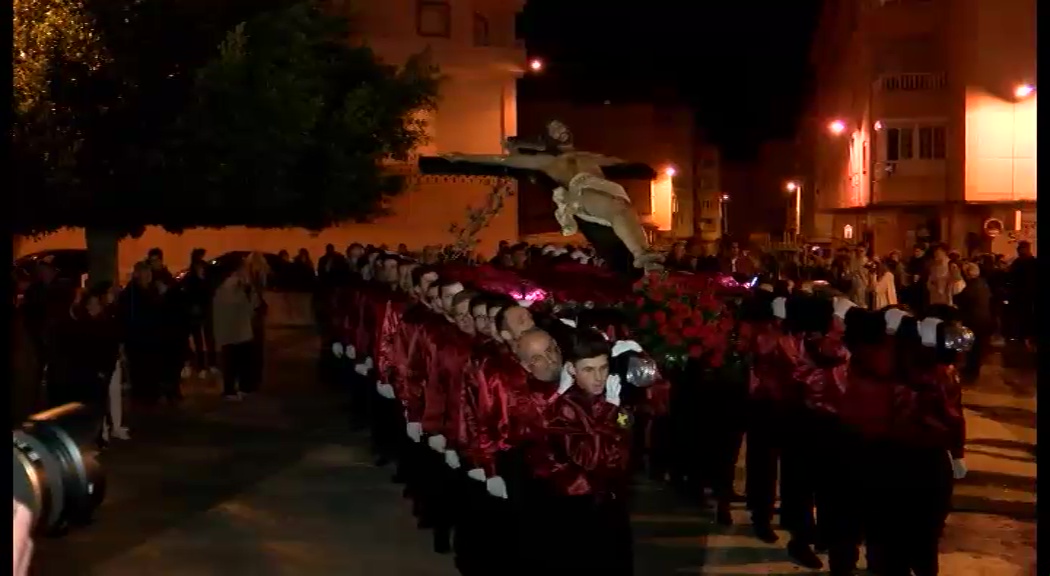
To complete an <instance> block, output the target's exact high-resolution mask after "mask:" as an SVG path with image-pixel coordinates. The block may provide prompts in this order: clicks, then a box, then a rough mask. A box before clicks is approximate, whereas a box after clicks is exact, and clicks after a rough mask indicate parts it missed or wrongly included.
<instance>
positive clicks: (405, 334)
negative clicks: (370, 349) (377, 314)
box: [390, 303, 433, 422]
mask: <svg viewBox="0 0 1050 576" xmlns="http://www.w3.org/2000/svg"><path fill="white" fill-rule="evenodd" d="M432 316H433V312H431V311H430V310H428V309H427V308H426V306H423V305H422V304H419V303H416V304H413V305H412V306H409V307H408V308H407V309H406V310H405V313H404V315H403V316H402V318H401V325H400V329H399V330H398V332H397V336H396V340H395V341H396V342H397V344H396V345H395V348H396V349H397V350H398V351H399V352H398V355H399V356H400V357H401V360H400V362H401V363H400V365H399V366H398V371H397V376H396V377H395V378H394V381H392V382H391V383H390V384H391V385H392V386H394V393H395V395H396V396H397V397H398V398H400V399H401V403H402V404H403V405H404V407H405V419H406V420H407V421H408V422H420V421H421V420H422V419H423V410H424V405H425V401H426V397H425V392H426V382H427V377H428V372H427V370H428V369H429V362H430V357H429V353H430V351H431V349H430V347H429V345H428V344H427V341H426V334H425V333H424V326H425V325H426V323H427V322H428V321H429V320H430V318H431V317H432Z"/></svg>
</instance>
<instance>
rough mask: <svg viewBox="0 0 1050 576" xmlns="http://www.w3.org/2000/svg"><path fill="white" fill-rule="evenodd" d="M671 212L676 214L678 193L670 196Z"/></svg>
mask: <svg viewBox="0 0 1050 576" xmlns="http://www.w3.org/2000/svg"><path fill="white" fill-rule="evenodd" d="M671 212H672V213H674V214H678V194H675V195H674V196H672V197H671Z"/></svg>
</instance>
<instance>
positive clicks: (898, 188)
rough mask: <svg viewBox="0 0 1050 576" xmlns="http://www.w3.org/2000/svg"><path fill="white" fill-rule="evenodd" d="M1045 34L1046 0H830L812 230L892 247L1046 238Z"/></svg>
mask: <svg viewBox="0 0 1050 576" xmlns="http://www.w3.org/2000/svg"><path fill="white" fill-rule="evenodd" d="M1035 45H1036V40H1035V0H995V1H993V0H829V1H827V2H825V7H824V12H823V14H822V17H821V22H820V25H819V27H818V32H817V36H816V39H815V42H814V47H813V52H812V56H813V64H814V66H815V69H816V88H817V90H816V95H815V101H814V102H813V106H812V109H811V112H812V117H811V119H810V121H809V123H808V131H809V133H808V134H806V135H805V138H804V139H806V140H808V141H810V142H812V145H813V175H812V178H813V179H814V182H813V185H812V186H810V187H809V188H810V190H809V192H810V194H812V196H813V197H812V198H811V199H810V200H809V202H810V203H811V204H812V205H814V206H815V207H816V210H817V212H819V213H820V214H819V215H818V216H816V217H815V218H814V219H813V220H812V226H813V228H814V230H813V231H812V235H813V236H828V237H831V238H833V239H835V240H837V241H842V242H856V241H860V240H867V241H869V242H871V243H873V245H874V247H875V250H876V251H877V252H880V253H884V252H885V251H887V250H890V249H894V248H904V247H906V246H909V245H910V244H912V243H914V242H916V241H920V240H931V241H942V242H946V243H949V244H950V245H951V246H952V247H954V248H956V249H959V250H966V249H981V250H990V249H996V248H998V249H999V250H1000V251H1003V247H1004V246H1006V244H1009V242H1010V241H1017V240H1019V239H1029V240H1032V241H1034V240H1035V236H1036V219H1035V202H1036V100H1037V94H1036V90H1035V89H1036V86H1035V83H1036V77H1035V74H1036V53H1035ZM805 203H806V202H804V204H805ZM995 220H997V221H999V222H1001V223H1002V224H1003V225H1004V230H1005V233H1004V234H1002V235H1000V236H999V237H996V236H994V234H987V233H986V232H985V229H986V228H993V227H994V225H987V224H990V223H992V222H993V221H995ZM995 238H998V240H995ZM1003 242H1006V244H1003ZM993 243H994V244H995V245H994V246H993ZM1006 247H1007V248H1009V247H1008V246H1006ZM1009 251H1010V252H1012V250H1009Z"/></svg>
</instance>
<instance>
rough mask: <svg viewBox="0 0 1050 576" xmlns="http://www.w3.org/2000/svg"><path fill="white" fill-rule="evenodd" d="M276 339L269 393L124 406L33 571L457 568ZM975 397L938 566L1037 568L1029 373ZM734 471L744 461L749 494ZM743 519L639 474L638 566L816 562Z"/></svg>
mask: <svg viewBox="0 0 1050 576" xmlns="http://www.w3.org/2000/svg"><path fill="white" fill-rule="evenodd" d="M268 337H269V338H270V343H269V345H268V346H267V349H268V352H267V354H268V356H267V369H266V381H265V383H264V388H263V390H264V391H263V392H261V393H259V394H257V395H253V396H252V397H250V398H247V399H245V401H244V402H241V403H225V402H222V401H221V400H220V399H219V398H218V394H219V384H218V383H217V382H215V381H213V380H205V381H201V380H197V379H191V380H188V381H187V382H186V392H187V398H186V400H185V401H184V402H183V404H182V405H181V406H178V407H169V406H159V407H156V408H150V409H145V408H142V409H131V410H130V411H129V414H128V416H127V418H128V423H129V426H130V427H131V432H132V440H130V441H127V442H117V443H116V444H115V445H114V446H113V447H112V448H110V449H109V450H107V451H106V452H105V453H104V455H103V458H104V464H105V466H106V468H107V470H108V472H109V487H108V495H107V500H106V502H105V503H104V505H103V506H102V508H101V510H100V511H99V513H98V518H97V520H96V522H95V523H94V524H93V525H92V526H89V527H86V528H83V529H80V530H77V531H73V532H71V533H70V534H68V535H66V536H65V537H62V538H58V539H48V540H43V541H41V542H39V544H38V551H37V555H36V558H35V559H34V562H35V566H34V573H35V574H36V575H38V576H68V575H70V574H84V575H97V576H131V575H136V576H138V575H158V576H165V575H171V576H182V575H191V574H192V575H201V576H209V575H212V574H214V575H222V576H230V575H233V574H252V575H257V576H285V575H297V576H329V575H331V576H337V575H339V576H345V575H354V574H361V575H362V576H364V575H368V576H373V575H375V576H383V575H395V574H396V575H413V576H452V575H453V574H455V573H456V571H455V569H454V568H453V566H452V562H451V559H450V558H449V557H447V556H439V555H437V554H434V553H433V552H432V551H431V550H430V539H429V535H428V534H427V533H425V532H423V531H420V530H417V529H416V528H415V521H414V519H413V518H412V516H411V513H410V510H409V505H408V503H407V501H405V500H404V499H403V498H402V497H401V494H400V492H401V489H400V486H397V485H394V484H392V483H391V482H390V481H389V478H390V474H391V471H390V470H389V469H385V470H384V469H380V468H376V467H375V466H373V464H372V462H371V457H370V455H369V451H368V440H367V437H366V436H365V435H364V434H362V433H360V432H354V431H352V430H351V427H350V426H349V423H348V419H347V416H346V413H347V412H346V409H345V401H344V399H343V396H342V395H340V394H338V393H335V392H333V391H331V390H328V389H326V388H325V387H323V386H322V385H320V384H319V383H318V379H317V377H316V354H317V350H318V343H317V340H316V338H315V337H314V336H312V335H311V334H309V333H308V332H305V331H294V330H275V331H273V332H271V333H270V334H269V335H268ZM966 404H967V411H966V416H967V425H968V437H969V442H968V450H969V454H968V456H967V458H966V461H967V464H968V465H969V467H970V474H969V475H968V476H967V478H966V479H965V480H963V481H962V482H961V483H960V484H959V485H957V487H956V496H955V505H956V508H957V510H956V512H955V513H953V515H952V516H951V518H950V520H949V526H948V529H947V533H946V535H945V538H944V540H943V543H942V565H943V568H942V571H941V574H942V575H944V576H983V575H986V574H987V575H989V576H992V575H994V576H1012V575H1024V576H1027V575H1029V574H1033V575H1034V574H1035V568H1034V562H1035V378H1034V373H1033V372H1032V371H1031V370H1012V369H1008V368H1003V367H1002V366H1001V365H999V364H998V363H996V364H995V365H994V366H990V367H989V368H988V370H987V376H986V377H984V378H982V380H981V382H980V383H979V384H978V385H977V386H975V387H973V389H971V390H968V391H967V394H966ZM741 462H743V458H741ZM742 480H743V469H742V468H738V487H737V488H738V490H739V491H741V492H742V491H743V483H742ZM734 519H735V520H736V525H735V526H733V527H729V528H723V527H719V526H717V525H715V523H714V520H713V517H712V515H711V513H710V511H706V510H700V509H698V508H696V507H695V506H694V505H691V504H689V503H687V502H685V501H684V500H683V499H682V498H681V497H680V496H679V495H677V494H676V493H675V492H674V491H673V490H671V489H670V488H667V487H665V486H664V485H663V484H660V483H653V482H648V481H643V482H641V483H640V484H639V486H638V489H637V495H636V499H635V506H634V511H633V523H634V529H635V539H636V554H637V571H636V572H637V573H638V574H645V575H646V576H650V575H652V576H665V575H666V576H671V575H675V574H718V575H745V574H773V575H776V574H795V573H813V572H811V571H807V570H804V569H801V568H798V567H796V566H794V565H793V564H791V563H790V561H789V560H788V557H787V554H786V552H785V551H784V549H783V546H779V545H766V544H763V543H761V542H759V541H758V540H756V539H755V538H753V537H751V536H750V532H749V527H748V524H747V514H746V512H745V511H744V510H743V508H742V505H738V506H737V508H736V509H735V510H734ZM783 541H786V538H784V535H783V534H782V542H783ZM494 576H495V575H494Z"/></svg>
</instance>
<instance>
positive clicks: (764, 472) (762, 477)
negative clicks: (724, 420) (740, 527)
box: [745, 400, 784, 526]
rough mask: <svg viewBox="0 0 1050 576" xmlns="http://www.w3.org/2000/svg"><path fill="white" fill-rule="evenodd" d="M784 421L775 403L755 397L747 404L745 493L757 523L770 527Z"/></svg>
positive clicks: (748, 506)
mask: <svg viewBox="0 0 1050 576" xmlns="http://www.w3.org/2000/svg"><path fill="white" fill-rule="evenodd" d="M783 420H784V419H783V418H782V416H781V414H780V412H779V410H777V409H776V407H775V406H774V404H773V402H770V401H762V400H756V401H752V402H751V403H750V405H749V407H748V415H747V455H746V459H745V467H746V477H747V485H746V486H747V488H746V494H747V508H748V510H750V511H751V522H752V523H753V524H754V525H755V526H770V525H771V524H772V522H773V510H774V508H775V506H776V500H777V479H778V477H779V474H778V467H779V465H780V450H781V444H782V443H783V442H782V440H783V439H782V435H783V434H784V421H783Z"/></svg>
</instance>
